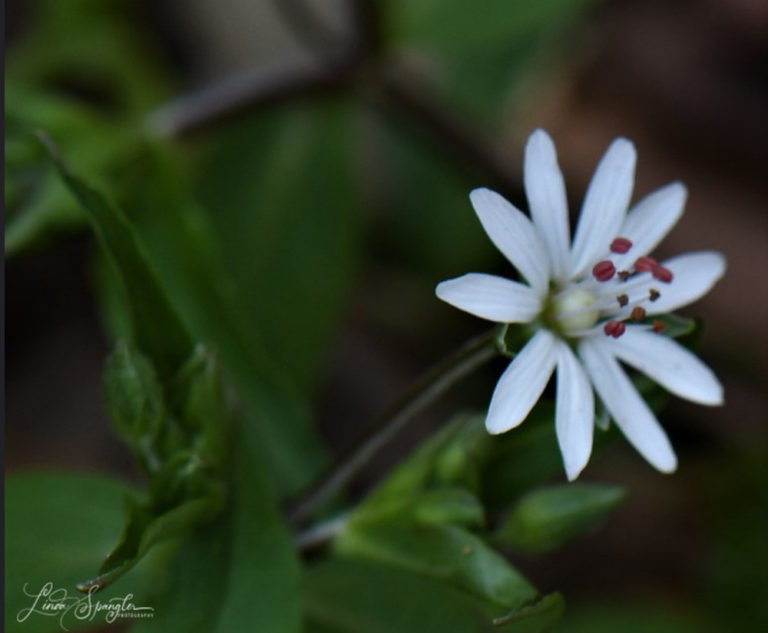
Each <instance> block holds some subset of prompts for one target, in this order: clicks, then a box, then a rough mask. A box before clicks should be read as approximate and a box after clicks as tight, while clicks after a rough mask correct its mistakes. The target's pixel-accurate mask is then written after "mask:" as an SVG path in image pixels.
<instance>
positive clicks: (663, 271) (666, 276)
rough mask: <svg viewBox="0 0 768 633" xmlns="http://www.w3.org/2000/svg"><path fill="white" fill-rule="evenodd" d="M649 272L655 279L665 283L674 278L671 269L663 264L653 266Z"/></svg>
mask: <svg viewBox="0 0 768 633" xmlns="http://www.w3.org/2000/svg"><path fill="white" fill-rule="evenodd" d="M651 273H652V274H653V276H654V277H655V278H656V279H658V280H659V281H661V282H663V283H665V284H668V283H670V282H671V281H672V279H674V275H673V274H672V271H671V270H670V269H669V268H665V267H664V266H654V267H653V270H652V271H651Z"/></svg>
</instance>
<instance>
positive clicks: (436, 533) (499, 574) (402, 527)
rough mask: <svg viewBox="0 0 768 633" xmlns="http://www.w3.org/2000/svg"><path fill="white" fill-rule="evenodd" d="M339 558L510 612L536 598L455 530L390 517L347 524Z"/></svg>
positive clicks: (497, 559) (480, 545)
mask: <svg viewBox="0 0 768 633" xmlns="http://www.w3.org/2000/svg"><path fill="white" fill-rule="evenodd" d="M335 545H336V551H337V552H338V553H339V555H341V556H346V557H353V558H362V559H366V560H372V561H375V562H378V563H384V564H388V565H392V566H394V567H398V568H402V569H407V570H409V571H415V572H419V573H422V574H425V575H428V576H433V577H435V578H438V579H442V580H445V581H447V582H448V583H450V584H452V585H455V586H457V587H459V588H461V589H463V590H465V591H467V592H468V593H470V594H472V595H475V596H477V597H479V598H483V599H485V600H487V601H489V602H492V603H494V604H496V605H498V606H499V607H500V608H503V609H506V610H512V609H516V608H520V607H521V606H522V605H524V604H526V603H527V602H530V601H531V600H533V599H534V598H535V597H536V595H537V594H536V590H535V589H534V588H533V587H532V586H531V585H530V583H529V582H528V581H527V580H525V578H523V576H522V575H521V574H520V573H519V572H517V571H516V570H515V569H514V568H513V567H512V566H511V565H509V563H507V561H506V560H504V558H503V557H502V556H500V555H499V554H497V553H496V552H494V551H493V550H492V549H491V548H490V547H488V546H487V545H486V544H485V543H484V542H483V541H482V540H481V539H479V538H478V537H476V536H475V535H473V534H472V533H470V532H468V531H467V530H465V529H463V528H461V527H458V526H455V525H439V524H438V525H435V524H426V523H420V522H417V521H408V520H407V519H405V520H404V519H403V518H402V517H393V518H392V519H391V520H389V521H366V520H362V519H358V520H355V519H353V520H352V521H350V523H349V524H348V525H347V527H346V528H345V529H344V531H343V532H342V533H341V535H340V536H339V537H338V538H337V540H336V543H335Z"/></svg>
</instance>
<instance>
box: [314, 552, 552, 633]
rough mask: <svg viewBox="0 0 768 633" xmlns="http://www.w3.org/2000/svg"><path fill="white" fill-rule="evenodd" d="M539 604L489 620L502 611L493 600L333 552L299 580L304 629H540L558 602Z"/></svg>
mask: <svg viewBox="0 0 768 633" xmlns="http://www.w3.org/2000/svg"><path fill="white" fill-rule="evenodd" d="M545 601H546V602H545ZM538 604H540V605H542V606H541V607H540V608H539V610H538V611H534V608H535V607H533V606H532V607H523V608H522V609H520V611H519V613H520V617H519V618H518V619H517V620H513V619H510V620H509V621H508V622H507V623H506V624H502V625H498V626H494V625H493V623H492V622H493V619H494V618H496V617H499V616H503V615H504V614H503V611H501V610H500V609H499V608H498V607H497V606H495V605H493V604H489V603H488V602H485V601H483V600H480V599H478V598H475V597H473V596H471V595H469V594H467V593H464V592H462V591H458V590H457V589H455V588H453V587H451V586H450V585H448V584H446V583H444V582H440V581H438V580H435V579H434V578H430V577H428V576H424V575H421V574H415V573H412V572H410V571H407V570H403V569H396V568H393V567H390V566H386V565H379V564H376V563H372V562H366V561H359V560H345V559H333V558H332V559H329V560H325V561H323V562H321V563H320V564H318V565H315V566H314V567H311V568H310V569H309V570H308V571H307V573H306V574H305V580H304V605H305V614H306V627H305V630H306V631H307V633H404V632H406V631H419V632H420V633H491V632H493V631H504V632H505V633H506V632H509V633H542V632H544V631H548V630H549V629H550V628H551V626H552V624H553V622H554V621H556V620H557V619H558V618H559V616H560V613H561V611H562V602H561V601H559V600H557V599H546V598H545V599H544V600H542V601H541V602H540V603H538Z"/></svg>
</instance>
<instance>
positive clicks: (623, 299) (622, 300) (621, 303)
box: [616, 294, 629, 308]
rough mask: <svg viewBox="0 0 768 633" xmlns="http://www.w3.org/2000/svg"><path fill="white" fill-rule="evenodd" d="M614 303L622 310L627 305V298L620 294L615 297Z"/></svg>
mask: <svg viewBox="0 0 768 633" xmlns="http://www.w3.org/2000/svg"><path fill="white" fill-rule="evenodd" d="M616 301H618V302H619V306H620V307H622V308H623V307H624V306H625V305H627V304H628V303H629V297H628V296H627V295H625V294H621V295H619V296H618V297H616Z"/></svg>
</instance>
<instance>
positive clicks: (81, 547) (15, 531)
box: [4, 472, 155, 633]
mask: <svg viewBox="0 0 768 633" xmlns="http://www.w3.org/2000/svg"><path fill="white" fill-rule="evenodd" d="M130 491H131V489H130V488H129V487H128V486H127V485H126V484H125V483H123V482H121V481H118V480H115V479H111V478H107V477H103V476H96V475H86V474H74V473H64V472H56V473H53V472H51V473H34V474H32V473H29V474H21V475H11V476H9V477H8V479H7V480H6V486H5V494H6V496H5V517H6V526H5V527H6V533H5V552H6V561H5V563H6V567H5V580H6V583H5V605H4V610H5V627H6V629H5V630H7V631H9V633H35V632H38V633H46V632H53V631H61V627H60V626H59V622H58V619H57V618H52V617H47V616H42V615H39V614H30V616H29V617H28V618H27V620H26V621H24V622H22V623H19V622H18V621H17V620H16V616H17V614H18V613H19V611H21V610H22V609H25V608H29V607H30V606H32V598H31V597H29V596H28V595H25V593H24V591H25V585H26V590H27V592H28V593H37V592H38V591H40V589H41V588H42V587H43V585H44V584H45V583H47V582H51V583H53V587H54V588H55V589H65V590H66V592H67V594H68V596H69V597H72V598H74V599H81V598H82V597H83V596H82V595H81V594H79V593H78V592H77V590H76V588H75V586H76V584H77V583H78V582H79V581H81V580H83V578H86V577H87V576H88V575H90V574H92V573H93V570H94V569H96V568H97V567H98V564H99V560H100V559H101V558H103V556H104V555H105V553H106V552H108V551H109V549H110V548H111V547H112V544H113V542H114V538H115V534H116V533H117V532H119V530H120V525H121V523H122V521H123V512H122V507H121V499H122V498H123V497H124V496H125V495H126V494H127V493H129V492H130ZM154 564H155V563H154V562H153V561H151V560H148V561H147V562H146V564H143V565H142V566H140V567H139V568H137V569H136V570H134V572H132V573H131V576H130V578H127V579H126V581H125V583H124V584H123V586H122V587H121V588H119V589H108V590H106V591H105V593H104V594H99V599H102V600H109V599H110V598H112V597H115V596H123V595H125V594H126V593H134V594H136V597H135V599H134V600H133V602H134V603H135V604H137V605H142V606H143V605H145V604H148V603H147V602H145V600H146V595H147V592H146V591H145V590H146V589H149V582H148V581H149V580H150V577H149V576H147V575H146V574H147V572H148V571H149V570H151V569H153V566H154ZM149 606H152V604H151V603H149ZM65 620H66V625H67V626H68V627H69V628H70V630H76V629H81V628H87V627H92V626H94V625H98V624H99V622H100V620H98V619H97V620H95V621H94V622H83V621H80V620H77V619H76V618H75V617H74V616H73V615H72V614H71V613H70V614H68V615H67V616H66V618H65ZM101 622H102V624H103V621H101Z"/></svg>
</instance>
